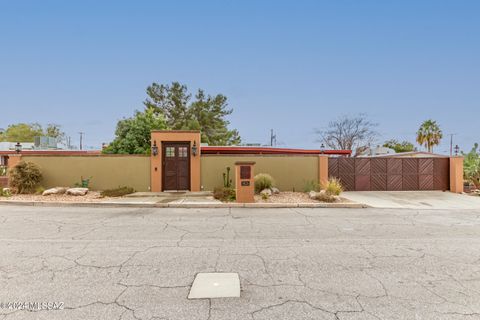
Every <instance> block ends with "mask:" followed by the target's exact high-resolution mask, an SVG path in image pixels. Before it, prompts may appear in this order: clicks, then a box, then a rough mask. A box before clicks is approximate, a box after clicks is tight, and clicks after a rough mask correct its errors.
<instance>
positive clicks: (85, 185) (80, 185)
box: [73, 177, 92, 188]
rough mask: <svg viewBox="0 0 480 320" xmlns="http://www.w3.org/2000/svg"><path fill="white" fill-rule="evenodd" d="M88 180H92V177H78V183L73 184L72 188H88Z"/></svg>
mask: <svg viewBox="0 0 480 320" xmlns="http://www.w3.org/2000/svg"><path fill="white" fill-rule="evenodd" d="M90 180H92V177H88V178H84V177H80V182H75V184H74V185H73V186H74V187H77V188H88V187H89V185H90Z"/></svg>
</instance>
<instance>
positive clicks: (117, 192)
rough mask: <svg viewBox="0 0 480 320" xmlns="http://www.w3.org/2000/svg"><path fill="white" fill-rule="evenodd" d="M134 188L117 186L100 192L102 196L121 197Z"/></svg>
mask: <svg viewBox="0 0 480 320" xmlns="http://www.w3.org/2000/svg"><path fill="white" fill-rule="evenodd" d="M134 192H135V189H133V188H132V187H118V188H115V189H107V190H103V191H102V192H100V195H101V196H102V197H122V196H124V195H127V194H130V193H134Z"/></svg>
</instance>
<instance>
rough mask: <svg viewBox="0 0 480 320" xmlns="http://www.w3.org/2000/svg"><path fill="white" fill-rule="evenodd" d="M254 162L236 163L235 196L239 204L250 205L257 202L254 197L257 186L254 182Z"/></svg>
mask: <svg viewBox="0 0 480 320" xmlns="http://www.w3.org/2000/svg"><path fill="white" fill-rule="evenodd" d="M254 165H255V162H253V161H237V162H235V194H236V198H237V202H239V203H250V202H255V199H254V197H253V195H254V193H255V186H254V180H253V175H254V174H253V166H254Z"/></svg>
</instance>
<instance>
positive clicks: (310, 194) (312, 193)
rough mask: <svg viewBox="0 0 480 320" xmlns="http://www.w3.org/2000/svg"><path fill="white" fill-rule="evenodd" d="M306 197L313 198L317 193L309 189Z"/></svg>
mask: <svg viewBox="0 0 480 320" xmlns="http://www.w3.org/2000/svg"><path fill="white" fill-rule="evenodd" d="M308 197H309V198H310V199H315V198H316V197H317V193H316V192H315V191H313V190H312V191H310V192H309V193H308Z"/></svg>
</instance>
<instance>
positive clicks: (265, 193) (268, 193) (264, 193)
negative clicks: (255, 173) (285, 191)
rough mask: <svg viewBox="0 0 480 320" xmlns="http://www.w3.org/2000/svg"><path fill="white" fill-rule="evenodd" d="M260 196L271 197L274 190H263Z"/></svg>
mask: <svg viewBox="0 0 480 320" xmlns="http://www.w3.org/2000/svg"><path fill="white" fill-rule="evenodd" d="M260 194H261V195H266V196H268V197H270V196H271V195H272V190H270V189H263V190H262V191H260Z"/></svg>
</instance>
